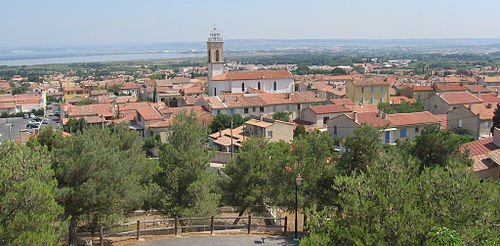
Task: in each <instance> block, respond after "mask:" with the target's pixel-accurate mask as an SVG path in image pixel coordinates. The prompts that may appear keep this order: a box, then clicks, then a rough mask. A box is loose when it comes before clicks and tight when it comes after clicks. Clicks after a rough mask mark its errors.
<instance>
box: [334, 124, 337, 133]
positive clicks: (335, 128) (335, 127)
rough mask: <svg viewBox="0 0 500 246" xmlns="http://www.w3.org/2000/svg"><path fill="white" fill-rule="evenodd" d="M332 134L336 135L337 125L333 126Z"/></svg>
mask: <svg viewBox="0 0 500 246" xmlns="http://www.w3.org/2000/svg"><path fill="white" fill-rule="evenodd" d="M333 134H335V135H337V126H333Z"/></svg>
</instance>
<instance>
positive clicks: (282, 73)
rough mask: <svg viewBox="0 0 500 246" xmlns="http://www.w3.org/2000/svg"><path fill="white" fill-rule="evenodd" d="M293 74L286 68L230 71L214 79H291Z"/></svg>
mask: <svg viewBox="0 0 500 246" xmlns="http://www.w3.org/2000/svg"><path fill="white" fill-rule="evenodd" d="M291 78H292V74H291V73H290V72H288V71H286V70H257V71H230V72H227V73H223V74H220V75H218V76H215V77H213V78H210V80H212V81H225V80H258V79H291Z"/></svg>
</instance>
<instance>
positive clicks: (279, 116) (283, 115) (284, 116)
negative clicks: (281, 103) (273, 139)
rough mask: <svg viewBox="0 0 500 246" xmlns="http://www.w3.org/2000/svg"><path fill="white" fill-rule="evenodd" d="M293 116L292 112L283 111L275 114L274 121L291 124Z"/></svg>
mask: <svg viewBox="0 0 500 246" xmlns="http://www.w3.org/2000/svg"><path fill="white" fill-rule="evenodd" d="M291 114H292V113H291V112H283V111H281V112H275V113H274V114H273V119H275V120H281V121H286V122H289V121H290V115H291Z"/></svg>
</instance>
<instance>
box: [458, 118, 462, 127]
mask: <svg viewBox="0 0 500 246" xmlns="http://www.w3.org/2000/svg"><path fill="white" fill-rule="evenodd" d="M462 124H463V122H462V119H458V128H462Z"/></svg>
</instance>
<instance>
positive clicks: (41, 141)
mask: <svg viewBox="0 0 500 246" xmlns="http://www.w3.org/2000/svg"><path fill="white" fill-rule="evenodd" d="M62 141H63V136H62V131H61V130H60V129H58V130H55V129H53V128H52V126H51V125H49V126H47V127H45V128H43V129H41V130H40V131H39V132H38V134H37V135H36V136H35V137H31V138H30V139H29V140H28V142H27V143H26V144H27V145H28V146H30V147H31V148H36V147H37V146H44V147H46V148H47V150H49V151H52V147H59V146H60V145H61V144H62Z"/></svg>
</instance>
